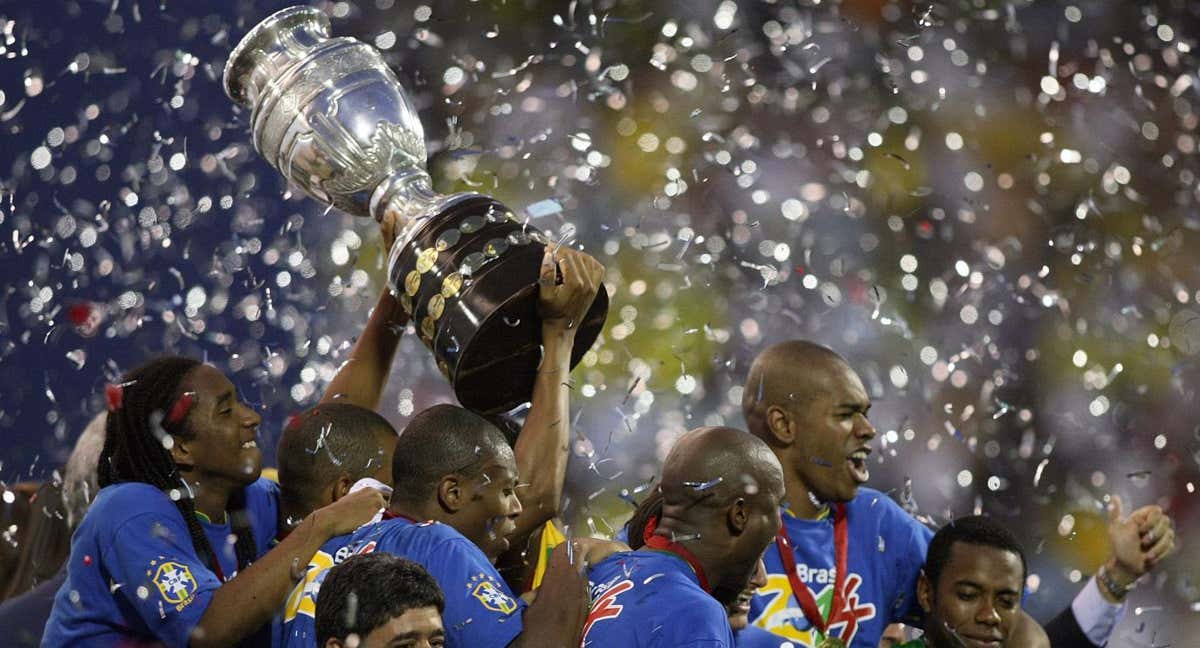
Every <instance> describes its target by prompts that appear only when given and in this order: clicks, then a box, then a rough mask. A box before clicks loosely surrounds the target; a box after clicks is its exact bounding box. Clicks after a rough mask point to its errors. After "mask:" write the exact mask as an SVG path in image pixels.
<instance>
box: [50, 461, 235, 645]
mask: <svg viewBox="0 0 1200 648" xmlns="http://www.w3.org/2000/svg"><path fill="white" fill-rule="evenodd" d="M220 585H221V583H220V581H219V580H218V579H217V577H216V575H215V574H214V573H213V572H212V571H210V570H209V569H208V567H206V566H205V562H204V560H203V559H202V558H201V557H200V556H198V555H197V554H196V550H195V548H194V547H193V546H192V538H191V535H190V534H189V533H188V528H187V523H186V522H184V520H183V516H182V515H180V513H179V509H177V508H176V507H175V504H174V503H172V502H171V500H170V499H168V498H167V496H166V495H165V494H164V493H163V492H162V491H160V490H159V489H157V488H155V487H153V486H150V485H149V484H142V483H135V482H129V483H123V484H115V485H112V486H109V487H107V488H103V489H101V490H100V492H99V493H98V494H97V495H96V501H95V502H93V503H92V506H91V508H90V509H89V510H88V512H87V515H86V516H84V518H83V521H82V522H81V523H80V525H79V528H78V529H76V530H75V534H74V535H73V536H72V538H71V555H70V558H68V562H67V580H66V582H65V583H63V586H62V588H61V589H59V591H58V594H57V595H56V596H55V598H54V610H53V611H52V612H51V614H50V619H49V621H47V623H46V634H45V636H44V637H43V639H42V646H45V647H50V648H54V647H57V646H73V647H74V646H104V647H106V648H107V647H110V646H125V645H137V644H140V643H158V642H161V643H162V644H165V645H167V646H170V647H175V646H180V647H184V646H187V645H188V636H189V635H190V634H191V632H192V629H193V628H195V627H196V624H197V623H199V621H200V617H202V616H203V615H204V610H205V609H206V608H207V607H208V603H209V601H210V600H211V599H212V594H213V591H214V590H216V589H217V588H218V587H220Z"/></svg>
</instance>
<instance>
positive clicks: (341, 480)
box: [329, 473, 354, 502]
mask: <svg viewBox="0 0 1200 648" xmlns="http://www.w3.org/2000/svg"><path fill="white" fill-rule="evenodd" d="M353 485H354V482H353V481H351V479H350V475H347V474H345V473H343V474H342V475H341V476H340V477H338V479H337V481H335V482H333V486H332V490H333V492H331V493H330V494H329V496H330V500H329V501H330V502H336V501H338V500H340V499H342V498H343V497H345V496H346V495H348V494H349V493H350V487H351V486H353Z"/></svg>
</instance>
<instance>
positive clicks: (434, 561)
mask: <svg viewBox="0 0 1200 648" xmlns="http://www.w3.org/2000/svg"><path fill="white" fill-rule="evenodd" d="M431 555H432V557H431V559H430V561H429V564H428V565H426V567H427V568H428V569H429V573H431V574H433V576H434V578H436V579H437V581H438V584H440V585H441V586H442V592H443V593H444V594H445V595H446V611H445V613H443V614H442V624H443V625H444V626H445V628H446V645H447V646H470V647H471V648H492V647H495V648H504V646H507V645H508V644H509V643H511V642H512V640H513V639H515V638H516V637H517V635H520V634H521V630H522V627H523V626H522V625H521V615H522V614H523V613H524V611H525V601H523V600H521V599H519V598H517V597H514V596H513V595H512V592H511V591H510V590H509V589H508V585H507V584H505V582H504V579H503V578H501V577H500V574H499V573H498V572H497V571H496V568H495V567H494V566H493V565H492V564H491V563H490V562H488V561H487V559H486V558H485V557H484V556H483V553H482V552H480V551H479V549H478V548H477V547H475V545H473V544H471V542H470V541H469V540H466V539H464V538H452V539H449V540H446V541H444V542H442V543H440V544H439V545H438V547H437V550H436V551H434V552H431Z"/></svg>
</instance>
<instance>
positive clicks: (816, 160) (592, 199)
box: [0, 0, 1200, 646]
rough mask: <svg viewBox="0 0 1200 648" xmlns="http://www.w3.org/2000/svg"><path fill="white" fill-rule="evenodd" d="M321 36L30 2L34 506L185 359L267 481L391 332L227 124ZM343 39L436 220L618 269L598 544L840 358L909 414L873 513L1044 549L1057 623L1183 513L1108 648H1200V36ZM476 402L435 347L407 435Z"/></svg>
mask: <svg viewBox="0 0 1200 648" xmlns="http://www.w3.org/2000/svg"><path fill="white" fill-rule="evenodd" d="M288 4H291V3H288V2H277V1H274V0H272V1H270V2H250V1H248V0H247V1H239V2H232V1H225V0H222V1H219V2H218V1H213V2H181V1H178V0H102V1H101V0H55V1H53V2H47V1H45V0H32V1H27V0H4V1H3V2H0V132H2V133H3V135H2V137H0V276H2V277H3V283H2V286H3V288H2V291H0V435H2V438H3V447H4V450H3V451H2V454H0V457H2V459H3V462H2V464H0V479H2V480H3V482H4V484H7V485H12V484H15V483H17V482H21V481H26V480H43V479H52V478H53V471H54V470H55V469H57V468H59V467H60V466H61V464H62V462H63V461H64V459H65V457H66V454H67V452H69V450H70V447H71V445H72V443H73V442H74V439H75V438H76V437H77V436H78V434H79V433H80V432H81V431H82V429H83V426H84V425H85V424H86V422H87V420H88V419H89V418H90V417H91V416H92V415H93V414H95V413H96V412H99V411H100V410H101V409H102V402H103V399H102V396H101V394H102V390H101V389H100V388H101V386H102V385H103V384H104V383H105V382H107V381H110V380H113V379H114V378H115V377H116V376H117V375H119V373H120V372H121V371H122V370H124V369H127V368H129V367H131V366H133V365H134V364H135V363H137V362H138V361H140V360H141V359H143V358H146V357H147V356H149V355H151V354H153V353H156V352H160V351H167V350H169V351H174V352H182V353H189V354H194V355H196V356H203V357H206V358H207V359H208V360H209V361H210V362H213V363H214V364H216V365H217V366H219V367H221V368H223V369H225V370H226V371H227V372H228V373H230V375H232V376H234V377H235V380H236V382H237V384H238V386H239V388H240V389H241V390H242V393H243V395H244V397H245V398H246V399H248V400H249V401H250V402H253V403H255V404H256V405H257V406H259V407H260V408H261V411H262V412H263V413H264V424H263V426H262V428H261V436H262V438H263V440H264V443H263V444H262V445H263V446H264V448H265V450H264V451H265V454H266V455H267V459H268V462H270V461H271V460H272V459H273V457H272V455H273V447H274V442H275V439H276V438H277V435H278V432H279V429H280V427H281V425H282V422H283V421H284V420H285V419H286V417H287V415H288V414H290V413H293V412H295V411H296V410H297V409H299V408H302V407H305V406H308V405H311V404H313V403H315V401H316V399H317V398H319V395H320V393H321V391H322V389H323V387H324V385H325V384H326V383H327V381H328V380H329V379H330V378H331V377H332V375H333V373H334V372H335V370H336V368H337V367H338V365H339V364H340V362H341V360H342V359H343V357H344V355H345V354H346V352H347V351H348V349H349V346H350V344H351V343H352V341H353V339H354V337H355V336H356V335H357V332H358V330H359V329H360V328H361V326H362V324H363V323H364V322H365V321H366V315H367V309H368V308H369V307H370V306H371V305H372V304H373V303H374V300H375V299H376V296H377V295H378V292H379V291H380V290H381V289H383V285H384V284H383V281H384V276H383V257H382V250H381V246H380V244H379V240H378V237H379V234H378V232H377V227H376V226H375V224H374V223H373V222H366V221H360V220H355V219H353V218H350V217H348V216H345V215H343V214H340V213H337V212H329V211H327V210H326V209H325V208H324V206H323V205H320V204H318V203H316V202H315V201H312V200H308V199H304V198H302V197H300V196H298V195H296V194H295V193H293V192H289V191H288V190H287V187H286V186H285V185H284V183H283V181H282V180H281V178H280V177H279V175H278V174H277V173H276V172H275V171H274V170H272V169H271V168H269V167H268V166H267V164H266V163H265V162H264V161H263V160H262V159H261V158H260V157H259V156H258V154H257V153H256V152H255V151H254V150H253V148H252V146H251V143H250V139H249V135H248V128H247V118H248V113H247V112H246V111H244V110H242V109H240V108H236V107H234V105H233V104H232V102H230V101H229V100H228V99H227V98H226V97H225V95H224V93H223V91H222V89H221V84H220V77H221V71H222V67H223V65H224V62H225V57H226V55H227V54H228V51H229V49H230V48H231V47H232V46H233V44H234V43H236V42H237V40H238V39H239V38H240V37H241V36H242V35H243V34H244V33H245V32H246V30H247V29H248V28H249V27H251V26H252V25H253V24H255V23H256V22H257V21H259V20H261V19H262V18H264V17H265V16H267V15H269V14H270V13H271V12H272V11H274V10H276V9H279V8H282V7H284V6H287V5H288ZM312 4H313V5H314V6H317V7H320V8H321V9H323V10H325V11H326V12H327V13H328V14H329V15H330V17H331V19H332V22H333V31H334V33H335V34H336V35H341V36H354V37H357V38H359V39H362V40H364V41H366V42H369V43H373V44H374V45H375V46H376V47H378V48H380V49H381V50H382V51H383V52H384V54H385V57H386V58H387V60H388V61H389V63H390V64H392V65H393V67H394V69H395V70H396V71H397V73H398V74H399V76H400V78H401V80H402V81H403V82H404V83H405V84H406V85H407V87H408V88H409V89H410V91H411V92H412V95H413V97H414V99H415V101H416V103H417V105H418V107H419V109H420V111H421V117H422V121H423V123H424V124H425V128H426V137H427V140H428V145H429V150H430V154H431V155H430V169H431V172H432V174H433V176H434V179H435V183H436V185H437V188H438V189H439V190H441V191H443V192H450V191H452V190H468V189H469V190H474V191H480V192H484V193H489V194H492V195H494V196H497V197H498V198H500V199H501V200H503V201H505V202H506V203H507V204H509V205H511V206H513V207H514V208H519V209H518V211H520V212H521V213H522V215H524V216H528V217H529V218H530V219H531V222H533V223H535V224H536V225H538V226H539V227H541V228H543V229H544V230H547V231H549V232H551V233H553V234H554V235H555V236H556V237H561V238H564V239H565V240H566V241H568V242H570V243H572V244H575V245H577V246H580V247H582V248H584V249H585V250H587V251H589V252H591V253H592V254H593V255H595V256H597V257H598V258H599V259H600V261H602V262H603V263H604V264H606V265H607V267H608V276H607V286H608V289H609V291H610V294H611V296H612V300H613V306H612V310H611V312H610V317H609V321H608V323H607V325H606V327H605V330H604V333H603V336H602V339H601V342H600V343H598V344H597V345H596V346H595V347H594V348H593V350H592V352H591V353H589V354H588V355H587V357H586V358H585V360H584V361H583V363H582V366H580V367H579V368H577V369H576V371H575V373H574V383H575V385H574V392H573V403H572V405H573V407H574V408H575V410H576V418H575V422H574V433H575V443H574V447H573V450H574V452H575V455H576V460H575V461H574V463H573V467H572V470H571V474H570V477H569V480H570V482H569V498H570V499H569V503H568V513H569V515H568V518H569V519H568V520H567V521H568V522H569V523H570V525H571V527H572V530H573V532H574V533H589V534H590V533H596V534H602V535H603V534H607V533H609V531H610V530H611V529H613V528H615V527H617V526H618V525H619V524H620V523H622V522H623V521H624V519H625V518H626V517H627V516H628V514H629V513H630V512H631V511H632V507H631V502H632V501H633V500H636V499H640V497H641V493H642V492H643V491H644V490H645V488H646V485H647V483H648V480H650V479H651V478H652V477H653V476H654V474H655V471H656V468H657V461H658V459H660V458H661V456H663V454H664V450H665V448H667V447H669V445H670V443H671V441H672V439H673V438H674V437H675V436H676V435H678V434H679V433H680V432H682V431H684V430H685V429H688V428H690V427H695V426H698V425H702V424H718V423H728V424H731V425H735V426H741V425H742V419H741V414H740V409H739V404H740V400H741V392H740V390H741V387H740V383H741V381H742V379H743V377H744V372H745V369H746V367H747V366H748V363H749V361H750V360H751V359H752V358H753V357H754V355H755V353H756V352H757V351H758V350H760V349H762V348H763V347H764V346H765V345H767V344H769V343H772V342H775V341H779V340H783V339H787V338H792V337H807V338H811V339H815V340H818V341H821V342H824V343H826V344H829V345H830V346H832V347H834V348H835V349H837V350H838V351H840V352H841V353H843V354H844V355H846V356H847V357H848V358H849V359H850V360H851V362H852V364H853V365H854V366H855V367H857V368H858V370H859V373H860V374H861V375H862V377H863V379H864V382H865V383H866V385H867V387H868V390H869V391H870V393H871V396H872V398H873V399H874V401H875V407H874V409H873V410H872V418H873V420H874V422H875V425H876V426H877V427H878V429H879V433H880V438H879V440H878V441H877V448H876V449H877V452H876V453H875V454H874V455H873V456H872V460H871V464H872V469H873V473H874V474H873V477H872V485H873V486H875V487H877V488H879V489H880V490H884V491H888V492H889V493H891V494H892V495H893V496H894V497H896V498H897V499H898V500H900V501H901V502H902V503H904V504H905V505H906V506H909V507H912V508H913V509H914V510H916V511H917V513H918V514H920V515H923V516H926V517H927V518H928V519H929V520H930V521H932V522H933V523H941V522H943V521H945V520H946V519H947V518H949V517H951V516H953V515H961V514H966V513H970V512H972V511H974V510H983V511H986V512H988V513H990V514H992V515H995V516H997V517H999V518H1000V519H1002V520H1005V521H1006V522H1007V523H1010V524H1011V525H1012V526H1013V528H1014V529H1015V530H1016V531H1017V532H1018V533H1019V535H1020V536H1021V538H1022V539H1023V541H1024V542H1025V544H1026V547H1027V549H1028V550H1029V552H1030V554H1031V555H1032V575H1031V579H1030V583H1029V585H1030V589H1031V590H1032V591H1033V594H1032V596H1031V597H1030V599H1029V601H1028V602H1027V606H1028V607H1029V608H1030V609H1031V611H1032V613H1033V614H1034V615H1035V616H1037V617H1039V618H1042V619H1047V618H1048V617H1049V615H1051V614H1053V613H1054V612H1056V611H1057V610H1059V609H1061V607H1062V606H1064V605H1066V604H1067V603H1068V602H1069V600H1070V598H1071V597H1072V595H1073V594H1074V592H1075V591H1076V590H1077V589H1078V587H1079V584H1080V583H1081V582H1082V579H1083V578H1086V576H1087V575H1088V574H1090V573H1091V572H1092V571H1093V570H1094V569H1095V567H1096V566H1097V565H1098V564H1099V562H1100V561H1101V560H1102V558H1103V556H1104V555H1105V551H1106V550H1107V547H1106V542H1107V541H1106V538H1105V534H1104V525H1103V506H1104V501H1105V498H1106V497H1107V496H1108V495H1109V494H1120V495H1121V496H1122V497H1124V499H1125V501H1126V503H1127V509H1129V508H1131V506H1139V505H1143V504H1147V503H1152V502H1157V503H1160V504H1162V505H1163V506H1164V507H1165V508H1167V509H1168V511H1169V512H1170V514H1171V515H1172V516H1173V517H1174V519H1175V521H1176V525H1177V528H1178V532H1179V541H1178V543H1179V547H1180V548H1179V551H1178V553H1177V554H1176V555H1175V556H1174V557H1173V558H1172V559H1171V560H1170V561H1169V562H1168V564H1167V565H1165V566H1164V567H1163V568H1161V569H1159V570H1158V571H1157V572H1156V574H1155V575H1154V577H1153V579H1152V580H1151V581H1150V583H1149V584H1148V585H1147V586H1143V587H1142V588H1141V589H1140V590H1138V591H1137V592H1136V593H1135V594H1134V595H1133V599H1132V600H1133V604H1132V606H1131V612H1130V613H1129V614H1128V615H1127V617H1126V619H1125V622H1124V623H1123V624H1122V626H1121V628H1120V629H1119V630H1118V633H1117V635H1115V639H1114V642H1113V644H1112V645H1120V646H1127V645H1129V646H1164V645H1175V646H1184V645H1195V640H1194V637H1195V636H1196V634H1197V632H1200V585H1198V580H1197V579H1198V578H1200V555H1198V554H1197V553H1196V551H1195V549H1194V548H1193V547H1192V546H1191V545H1190V541H1191V539H1192V538H1194V537H1196V534H1197V531H1200V496H1198V495H1197V494H1196V492H1195V491H1196V486H1197V484H1198V483H1200V468H1198V465H1200V406H1198V405H1197V402H1196V390H1197V386H1198V382H1197V378H1198V377H1200V366H1198V364H1197V357H1198V356H1197V353H1198V352H1200V264H1198V263H1197V258H1196V250H1197V249H1200V247H1198V245H1200V233H1198V231H1197V230H1200V211H1198V208H1197V205H1198V203H1200V190H1198V189H1197V186H1198V184H1197V173H1200V168H1198V167H1200V165H1198V163H1197V162H1198V160H1197V154H1196V149H1197V146H1198V143H1197V135H1196V130H1197V123H1198V122H1200V87H1198V86H1200V77H1198V76H1197V56H1196V52H1195V48H1196V47H1197V46H1198V43H1197V36H1198V35H1200V34H1198V32H1197V30H1196V25H1198V24H1200V8H1198V7H1200V5H1197V4H1196V3H1191V2H1187V1H1186V0H1167V1H1159V2H1109V1H1105V0H1073V1H1069V2H1063V1H1049V0H1047V1H1045V2H1032V1H1028V0H1026V1H1013V2H991V1H986V2H985V1H984V0H955V1H946V2H932V3H911V2H906V1H894V0H843V1H841V2H836V1H832V0H823V1H821V0H778V1H776V2H771V1H762V2H750V1H744V2H732V1H729V0H647V1H632V0H573V1H569V2H541V1H537V0H478V1H468V0H460V1H458V2H451V1H449V0H439V1H433V0H428V1H425V2H420V1H409V0H353V1H338V2H330V1H327V0H325V1H319V2H314V3H312ZM449 398H450V390H449V388H448V387H447V385H445V384H444V381H443V379H442V378H441V376H440V374H438V372H437V370H436V368H435V367H434V365H433V361H432V359H431V357H430V355H429V353H428V352H427V351H426V350H425V348H424V347H423V346H422V345H421V343H420V341H419V340H418V339H417V338H416V337H415V336H413V335H408V336H406V338H405V340H404V342H403V344H402V346H401V350H400V353H399V355H398V358H397V361H396V363H395V373H394V374H393V378H392V382H391V385H390V387H389V390H388V396H387V398H386V400H385V405H384V408H383V409H384V414H385V415H386V416H388V418H389V419H390V420H391V421H392V422H393V423H394V424H395V425H396V426H397V428H400V427H402V426H403V425H404V423H405V421H406V420H407V418H408V417H409V416H410V415H411V414H412V413H413V412H414V411H417V410H420V409H422V408H424V407H426V406H428V405H431V404H434V403H436V402H442V401H446V400H448V399H449ZM5 499H6V501H7V500H8V499H9V498H8V497H6V498H5ZM10 535H11V531H10Z"/></svg>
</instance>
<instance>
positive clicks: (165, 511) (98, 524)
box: [80, 482, 183, 529]
mask: <svg viewBox="0 0 1200 648" xmlns="http://www.w3.org/2000/svg"><path fill="white" fill-rule="evenodd" d="M140 516H153V517H155V518H158V519H161V520H162V521H164V522H167V521H171V520H176V519H178V520H179V521H180V522H181V523H182V522H183V517H182V516H181V515H180V514H179V509H178V508H176V507H175V503H174V502H172V501H171V500H170V498H168V497H167V496H166V494H164V493H163V492H162V491H161V490H159V489H157V488H155V487H154V486H151V485H150V484H143V483H141V482H125V483H122V484H113V485H112V486H106V487H104V488H102V489H100V492H99V493H97V494H96V500H95V501H94V502H92V506H91V507H90V508H88V512H87V514H86V515H85V516H84V522H85V523H86V524H87V525H88V526H91V527H94V528H109V529H115V528H118V527H120V526H121V525H122V524H124V523H125V522H127V521H129V520H132V519H133V518H136V517H140ZM80 526H83V524H81V525H80Z"/></svg>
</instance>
